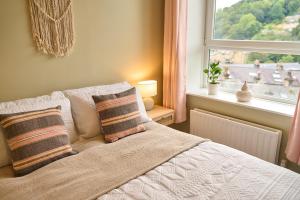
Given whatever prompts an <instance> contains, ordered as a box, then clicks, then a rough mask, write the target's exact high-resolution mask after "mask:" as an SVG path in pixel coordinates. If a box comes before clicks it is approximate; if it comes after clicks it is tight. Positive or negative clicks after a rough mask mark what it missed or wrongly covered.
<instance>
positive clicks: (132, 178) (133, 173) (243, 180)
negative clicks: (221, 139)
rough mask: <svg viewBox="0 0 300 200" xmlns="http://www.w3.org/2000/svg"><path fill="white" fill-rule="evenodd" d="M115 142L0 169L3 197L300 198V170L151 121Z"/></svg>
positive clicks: (83, 145)
mask: <svg viewBox="0 0 300 200" xmlns="http://www.w3.org/2000/svg"><path fill="white" fill-rule="evenodd" d="M145 126H146V128H147V131H146V132H143V133H139V134H136V135H132V136H129V137H126V138H124V139H122V140H120V141H118V142H115V143H113V144H109V145H107V144H105V145H104V144H103V140H102V139H101V138H100V137H96V138H94V139H91V140H81V141H79V142H77V143H75V144H73V148H74V149H75V150H76V149H77V150H78V151H80V153H79V154H77V155H75V156H70V157H67V158H64V159H61V160H58V161H56V162H54V163H51V164H49V165H48V166H46V167H43V168H41V169H39V170H36V171H35V172H33V173H31V174H29V175H26V176H23V177H18V178H14V177H13V174H12V173H11V172H10V169H9V168H8V167H5V168H2V169H1V170H0V196H1V199H25V200H26V199H98V200H110V199H114V200H115V199H249V200H250V199H272V200H273V199H293V200H297V199H300V189H299V188H300V175H299V174H297V173H294V172H292V171H290V170H287V169H285V168H281V167H279V166H276V165H273V164H271V163H268V162H265V161H263V160H260V159H258V158H255V157H253V156H250V155H248V154H245V153H243V152H240V151H238V150H235V149H232V148H229V147H227V146H224V145H221V144H217V143H214V142H212V141H209V140H206V139H202V138H199V137H196V136H192V135H189V134H186V133H182V132H179V131H176V130H174V129H171V128H168V127H165V126H163V125H160V124H157V123H155V122H149V123H146V124H145Z"/></svg>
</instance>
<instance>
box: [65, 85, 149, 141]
mask: <svg viewBox="0 0 300 200" xmlns="http://www.w3.org/2000/svg"><path fill="white" fill-rule="evenodd" d="M132 87H133V86H131V85H130V84H129V83H127V82H121V83H115V84H112V85H100V86H93V87H86V88H79V89H73V90H65V91H64V93H65V94H66V96H67V97H68V98H69V99H70V101H71V106H72V114H73V118H74V121H75V124H76V127H77V129H78V131H79V134H80V135H81V136H82V137H83V138H92V137H95V136H97V135H99V133H100V132H101V127H100V124H99V116H98V113H97V112H96V108H95V103H94V100H93V98H92V96H93V95H107V94H114V93H120V92H123V91H125V90H128V89H130V88H132ZM137 100H138V106H139V110H140V113H141V117H142V121H143V122H148V121H150V119H149V117H148V116H147V112H146V110H145V106H144V103H143V100H142V97H141V95H140V93H138V92H137Z"/></svg>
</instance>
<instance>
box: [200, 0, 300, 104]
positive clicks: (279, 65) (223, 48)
mask: <svg viewBox="0 0 300 200" xmlns="http://www.w3.org/2000/svg"><path fill="white" fill-rule="evenodd" d="M207 3H208V12H207V23H206V24H207V27H206V43H205V45H206V51H207V53H208V56H207V57H208V60H207V63H208V62H211V61H215V60H219V61H220V62H221V67H222V68H223V75H222V77H221V78H220V83H221V84H220V85H221V90H225V91H228V92H236V91H237V90H238V89H239V88H240V86H241V84H242V83H243V82H244V81H248V82H249V85H250V87H251V89H252V91H253V94H254V95H255V96H257V97H262V98H267V99H271V100H275V101H284V102H289V103H295V102H296V99H297V96H298V92H299V89H300V64H299V63H300V0H228V1H224V0H208V1H207Z"/></svg>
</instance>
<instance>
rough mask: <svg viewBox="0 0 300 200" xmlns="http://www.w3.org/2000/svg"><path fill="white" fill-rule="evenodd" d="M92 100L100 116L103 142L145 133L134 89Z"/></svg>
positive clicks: (94, 97) (96, 97) (95, 97)
mask: <svg viewBox="0 0 300 200" xmlns="http://www.w3.org/2000/svg"><path fill="white" fill-rule="evenodd" d="M93 99H94V101H95V104H96V110H97V111H98V113H99V116H100V123H101V127H102V129H103V134H104V139H105V141H107V142H115V141H117V140H118V139H120V138H123V137H126V136H128V135H132V134H135V133H138V132H142V131H145V127H144V125H143V124H142V119H141V116H140V111H139V108H138V103H137V98H136V89H135V88H131V89H129V90H126V91H124V92H121V93H118V94H109V95H100V96H93Z"/></svg>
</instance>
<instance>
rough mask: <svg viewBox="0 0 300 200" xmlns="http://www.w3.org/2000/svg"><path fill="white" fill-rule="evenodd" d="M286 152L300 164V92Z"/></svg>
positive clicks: (293, 160)
mask: <svg viewBox="0 0 300 200" xmlns="http://www.w3.org/2000/svg"><path fill="white" fill-rule="evenodd" d="M285 153H286V156H287V159H288V160H290V161H292V162H294V163H297V164H298V165H300V93H299V96H298V102H297V105H296V110H295V114H294V118H293V122H292V127H291V129H290V133H289V139H288V144H287V148H286V150H285Z"/></svg>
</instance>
